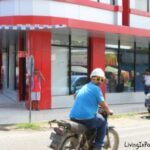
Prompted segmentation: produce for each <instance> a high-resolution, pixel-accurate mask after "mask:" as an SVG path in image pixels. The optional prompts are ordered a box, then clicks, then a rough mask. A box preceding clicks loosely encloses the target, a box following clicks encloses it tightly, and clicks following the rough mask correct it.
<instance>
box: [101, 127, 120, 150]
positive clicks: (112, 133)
mask: <svg viewBox="0 0 150 150" xmlns="http://www.w3.org/2000/svg"><path fill="white" fill-rule="evenodd" d="M108 132H109V133H108V135H107V136H106V138H105V145H104V148H103V150H118V147H119V135H118V132H117V131H116V130H115V129H114V128H110V129H109V130H108Z"/></svg>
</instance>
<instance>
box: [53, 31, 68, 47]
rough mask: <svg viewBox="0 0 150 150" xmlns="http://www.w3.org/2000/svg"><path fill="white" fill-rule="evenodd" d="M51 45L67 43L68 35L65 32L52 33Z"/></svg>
mask: <svg viewBox="0 0 150 150" xmlns="http://www.w3.org/2000/svg"><path fill="white" fill-rule="evenodd" d="M51 42H52V44H53V45H69V36H68V35H67V34H57V33H55V34H52V41H51Z"/></svg>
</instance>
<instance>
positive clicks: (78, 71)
mask: <svg viewBox="0 0 150 150" xmlns="http://www.w3.org/2000/svg"><path fill="white" fill-rule="evenodd" d="M87 72H88V71H87V48H73V47H72V49H71V93H72V94H73V93H75V91H76V90H78V89H80V88H81V87H82V86H83V85H84V84H86V83H87V81H88V77H87Z"/></svg>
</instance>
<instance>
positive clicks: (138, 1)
mask: <svg viewBox="0 0 150 150" xmlns="http://www.w3.org/2000/svg"><path fill="white" fill-rule="evenodd" d="M148 2H149V0H132V1H130V7H131V8H133V9H138V10H142V11H147V8H148V5H149V3H148Z"/></svg>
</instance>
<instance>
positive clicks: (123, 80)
mask: <svg viewBox="0 0 150 150" xmlns="http://www.w3.org/2000/svg"><path fill="white" fill-rule="evenodd" d="M133 45H134V43H129V44H128V46H125V48H124V49H120V64H121V65H120V69H121V70H120V85H121V87H120V90H118V91H120V92H123V91H124V92H130V91H134V50H133Z"/></svg>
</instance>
